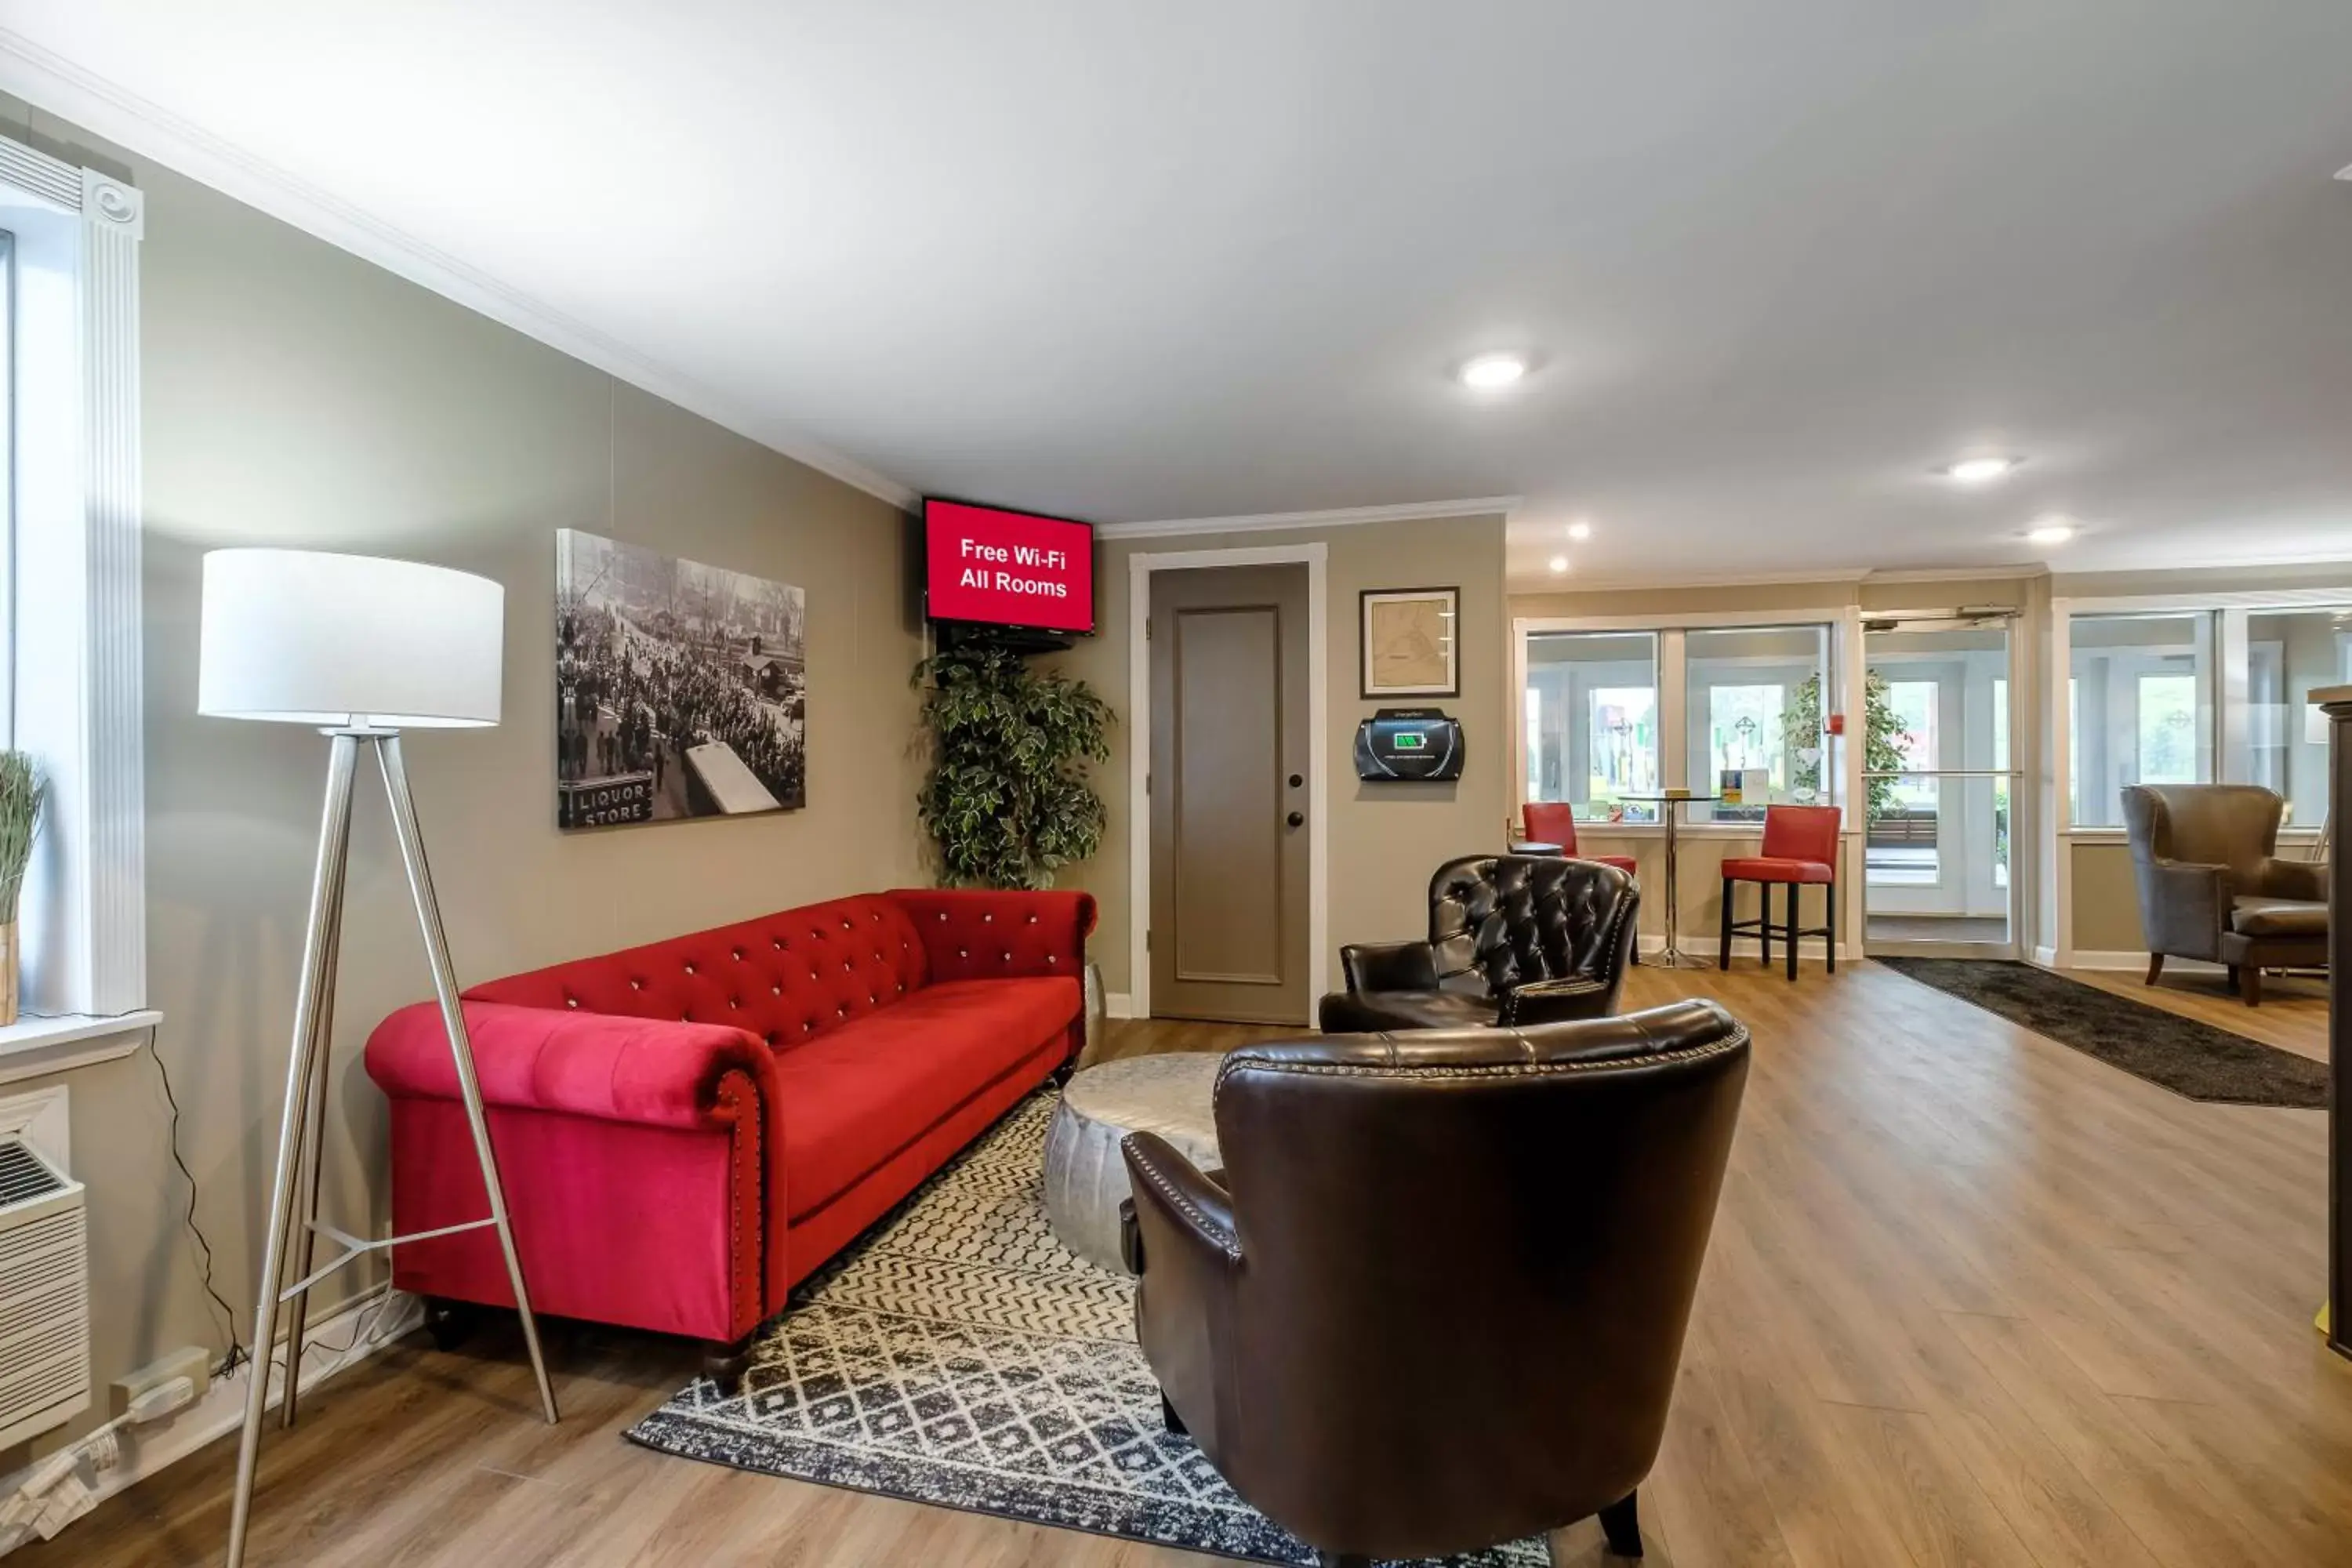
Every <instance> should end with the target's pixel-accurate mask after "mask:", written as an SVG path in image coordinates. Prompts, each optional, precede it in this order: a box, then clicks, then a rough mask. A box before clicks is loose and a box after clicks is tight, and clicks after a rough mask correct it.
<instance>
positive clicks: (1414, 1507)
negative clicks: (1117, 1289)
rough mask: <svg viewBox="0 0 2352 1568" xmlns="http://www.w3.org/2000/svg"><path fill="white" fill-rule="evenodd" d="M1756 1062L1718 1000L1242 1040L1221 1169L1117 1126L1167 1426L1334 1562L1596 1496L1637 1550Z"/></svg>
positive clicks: (1220, 1099) (1488, 1536)
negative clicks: (1641, 1505)
mask: <svg viewBox="0 0 2352 1568" xmlns="http://www.w3.org/2000/svg"><path fill="white" fill-rule="evenodd" d="M1747 1075H1748V1032H1747V1030H1746V1029H1745V1028H1743V1027H1742V1026H1740V1025H1739V1024H1738V1021H1736V1020H1735V1019H1734V1018H1732V1016H1730V1015H1729V1014H1727V1013H1726V1012H1725V1011H1724V1010H1723V1009H1722V1008H1720V1007H1718V1006H1717V1005H1715V1004H1714V1003H1712V1002H1700V1001H1690V1002H1678V1003H1675V1005H1671V1006H1666V1007H1659V1008H1654V1009H1653V1010H1651V1011H1649V1012H1645V1013H1636V1014H1633V1015H1632V1016H1626V1017H1617V1018H1602V1019H1596V1020H1591V1021H1589V1022H1582V1023H1570V1024H1555V1025H1549V1026H1544V1027H1541V1028H1536V1029H1528V1030H1512V1029H1498V1028H1475V1029H1460V1030H1443V1031H1425V1032H1421V1033H1415V1034H1402V1035H1390V1036H1360V1037H1330V1036H1327V1037H1323V1038H1320V1039H1311V1040H1293V1041H1288V1042H1285V1043H1282V1044H1278V1045H1265V1046H1250V1047H1244V1048H1242V1049H1240V1050H1237V1051H1234V1052H1233V1053H1232V1054H1231V1055H1230V1056H1228V1057H1227V1058H1225V1062H1224V1066H1223V1068H1222V1069H1221V1070H1220V1071H1219V1073H1218V1075H1217V1087H1216V1119H1217V1135H1218V1140H1219V1143H1220V1146H1221V1148H1222V1151H1223V1159H1224V1170H1223V1173H1219V1174H1215V1175H1208V1174H1203V1173H1202V1172H1200V1171H1199V1170H1196V1169H1195V1168H1194V1167H1193V1166H1192V1164H1190V1163H1188V1162H1187V1161H1186V1160H1185V1159H1184V1157H1183V1156H1182V1155H1181V1154H1180V1153H1178V1152H1176V1150H1175V1149H1174V1148H1173V1147H1172V1146H1171V1145H1170V1144H1169V1143H1167V1142H1164V1141H1163V1140H1161V1139H1160V1138H1157V1137H1155V1136H1153V1135H1151V1134H1150V1133H1148V1132H1139V1133H1136V1134H1134V1135H1132V1136H1130V1137H1129V1138H1128V1139H1127V1140H1126V1142H1125V1143H1124V1145H1123V1148H1124V1150H1125V1153H1126V1158H1127V1168H1128V1174H1129V1179H1130V1182H1131V1184H1132V1187H1133V1190H1134V1193H1135V1197H1134V1200H1133V1204H1132V1207H1131V1209H1130V1210H1129V1215H1128V1220H1127V1232H1126V1234H1127V1246H1128V1262H1129V1267H1131V1268H1135V1269H1136V1271H1137V1272H1138V1273H1139V1275H1140V1276H1141V1279H1140V1283H1139V1287H1138V1295H1137V1298H1136V1331H1137V1337H1138V1338H1139V1340H1140V1341H1141V1342H1142V1346H1143V1353H1144V1355H1145V1357H1146V1358H1147V1359H1148V1360H1149V1361H1150V1363H1151V1368H1152V1371H1153V1373H1155V1374H1156V1375H1157V1376H1158V1377H1159V1380H1160V1389H1161V1391H1162V1394H1163V1395H1164V1397H1165V1399H1166V1402H1167V1405H1168V1415H1169V1420H1170V1424H1171V1429H1172V1430H1177V1431H1189V1432H1190V1433H1191V1434H1192V1438H1193V1440H1194V1441H1195V1442H1197V1443H1198V1444H1199V1445H1200V1447H1201V1451H1202V1453H1203V1454H1204V1455H1206V1456H1207V1458H1208V1459H1209V1462H1210V1463H1211V1464H1213V1465H1214V1466H1216V1468H1218V1470H1219V1471H1220V1472H1221V1473H1223V1476H1224V1478H1225V1479H1226V1480H1228V1481H1229V1482H1231V1483H1232V1484H1233V1487H1234V1490H1235V1491H1237V1492H1239V1493H1240V1494H1241V1495H1242V1497H1244V1499H1246V1500H1248V1501H1249V1502H1250V1503H1251V1504H1252V1505H1254V1506H1255V1507H1256V1508H1257V1509H1259V1510H1261V1511H1263V1512H1264V1513H1265V1515H1266V1516H1267V1517H1268V1518H1270V1519H1272V1520H1273V1521H1276V1523H1278V1524H1280V1525H1282V1526H1283V1527H1284V1528H1285V1529H1286V1530H1288V1531H1291V1532H1292V1533H1293V1534H1294V1535H1296V1536H1297V1537H1298V1539H1299V1540H1301V1541H1303V1542H1306V1543H1307V1544H1308V1545H1310V1546H1312V1547H1314V1548H1316V1549H1317V1551H1318V1552H1321V1553H1322V1554H1323V1558H1324V1561H1325V1562H1326V1563H1360V1562H1363V1561H1364V1560H1366V1559H1368V1558H1416V1557H1439V1556H1444V1555H1446V1554H1448V1553H1452V1552H1468V1551H1473V1550H1476V1549H1478V1548H1482V1547H1486V1546H1492V1545H1495V1544H1497V1543H1499V1542H1507V1541H1515V1540H1519V1539H1522V1538H1525V1537H1527V1536H1529V1535H1534V1534H1538V1533H1541V1532H1543V1531H1551V1530H1557V1529H1560V1528H1563V1527H1565V1526H1567V1525H1569V1524H1572V1523H1574V1522H1575V1521H1578V1520H1580V1519H1585V1518H1588V1517H1591V1516H1592V1515H1594V1514H1599V1515H1600V1516H1601V1525H1602V1528H1603V1530H1604V1531H1606V1533H1607V1535H1608V1538H1609V1542H1610V1545H1611V1548H1612V1550H1613V1551H1615V1552H1619V1553H1621V1554H1622V1555H1626V1556H1639V1555H1640V1554H1641V1533H1640V1529H1639V1525H1638V1521H1637V1519H1636V1512H1635V1500H1634V1492H1635V1489H1637V1488H1638V1487H1640V1485H1641V1484H1642V1481H1643V1478H1644V1477H1645V1476H1647V1475H1648V1473H1649V1470H1650V1466H1651V1464H1652V1463H1653V1462H1654V1460H1655V1459H1656V1458H1657V1453H1658V1444H1659V1439H1660V1436H1661V1435H1662V1434H1663V1432H1664V1427H1665V1420H1666V1406H1667V1401H1668V1399H1669V1398H1670V1396H1671V1395H1672V1394H1673V1392H1674V1387H1675V1372H1676V1367H1677V1363H1678V1362H1679V1361H1680V1358H1681V1354H1682V1343H1683V1331H1684V1329H1685V1325H1686V1323H1687V1322H1688V1320H1689V1317H1690V1310H1691V1298H1692V1295H1693V1293H1694V1292H1695V1291H1696V1289H1697V1287H1698V1277H1699V1266H1700V1263H1701V1261H1702V1259H1703V1258H1704V1257H1705V1255H1706V1244H1707V1234H1708V1231H1709V1229H1710V1227H1711V1226H1712V1225H1713V1223H1714V1219H1715V1208H1716V1198H1717V1194H1718V1192H1719V1191H1720V1189H1721V1186H1722V1182H1723V1172H1724V1163H1725V1160H1726V1157H1727V1154H1728V1152H1729V1150H1730V1147H1731V1135H1732V1128H1733V1124H1734V1122H1735V1121H1736V1120H1737V1119H1738V1112H1739V1098H1740V1092H1741V1089H1742V1087H1743V1085H1744V1084H1745V1082H1746V1079H1747Z"/></svg>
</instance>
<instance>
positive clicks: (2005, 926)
mask: <svg viewBox="0 0 2352 1568" xmlns="http://www.w3.org/2000/svg"><path fill="white" fill-rule="evenodd" d="M2011 626H2012V617H2011V616H1971V617H1938V618H1936V619H1906V620H1897V621H1871V622H1868V623H1866V624H1865V626H1864V631H1863V656H1864V733H1865V735H1866V737H1867V742H1866V745H1865V747H1864V760H1863V769H1864V771H1863V780H1864V786H1865V792H1866V793H1865V798H1864V822H1865V824H1866V831H1865V833H1864V876H1863V911H1864V913H1863V940H1864V950H1865V951H1866V952H1874V953H1878V952H1883V953H1909V954H1916V955H1926V956H1945V957H1979V958H1998V957H2010V958H2013V957H2015V956H2017V952H2018V946H2017V919H2016V916H2017V894H2016V889H2015V885H2014V879H2012V878H2011V875H2010V869H2011V821H2012V817H2011V801H2012V798H2013V796H2014V793H2015V791H2016V789H2017V788H2018V786H2019V774H2018V773H2017V771H2016V769H2015V768H2014V767H2013V766H2012V764H2011V750H2010V739H2011V702H2012V700H2013V690H2014V683H2013V682H2012V681H2011V678H2010V677H2011V669H2010V645H2011Z"/></svg>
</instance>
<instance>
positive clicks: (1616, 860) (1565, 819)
mask: <svg viewBox="0 0 2352 1568" xmlns="http://www.w3.org/2000/svg"><path fill="white" fill-rule="evenodd" d="M1519 824H1520V826H1523V827H1525V828H1526V829H1527V833H1528V837H1530V838H1537V839H1541V840H1542V841H1543V842H1544V843H1546V844H1557V845H1559V852H1560V854H1561V855H1563V856H1565V857H1566V858H1569V859H1570V860H1598V861H1599V862H1600V863H1601V864H1602V865H1603V866H1614V867H1616V868H1617V869H1619V870H1620V871H1622V872H1624V873H1625V875H1627V876H1628V877H1633V876H1638V875H1639V874H1640V873H1638V872H1636V871H1635V870H1634V869H1633V857H1632V856H1631V855H1579V854H1578V853H1577V852H1576V809H1575V807H1573V806H1571V805H1569V804H1568V803H1567V802H1566V801H1560V800H1531V801H1529V802H1528V804H1527V805H1523V806H1521V807H1520V808H1519Z"/></svg>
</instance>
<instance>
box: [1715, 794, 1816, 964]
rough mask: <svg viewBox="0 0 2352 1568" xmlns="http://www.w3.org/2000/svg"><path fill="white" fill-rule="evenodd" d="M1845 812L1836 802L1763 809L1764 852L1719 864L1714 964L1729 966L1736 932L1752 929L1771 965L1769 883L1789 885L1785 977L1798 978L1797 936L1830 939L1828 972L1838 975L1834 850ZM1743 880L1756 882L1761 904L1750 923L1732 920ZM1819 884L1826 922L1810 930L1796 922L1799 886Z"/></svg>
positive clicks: (1770, 890)
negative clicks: (1719, 928) (1719, 939)
mask: <svg viewBox="0 0 2352 1568" xmlns="http://www.w3.org/2000/svg"><path fill="white" fill-rule="evenodd" d="M1844 815H1845V814H1844V812H1843V810H1842V809H1841V808H1840V807H1837V806H1834V805H1768V806H1766V807H1765V808H1764V852H1763V853H1762V854H1760V855H1746V856H1736V857H1734V858H1730V859H1727V860H1726V861H1724V863H1723V944H1722V946H1721V947H1720V948H1718V949H1717V968H1720V969H1728V968H1730V967H1731V939H1732V936H1733V934H1734V933H1735V932H1740V931H1754V932H1755V933H1756V935H1757V936H1758V938H1759V940H1761V942H1763V944H1764V963H1765V966H1766V967H1767V968H1769V967H1770V966H1771V963H1772V932H1773V929H1774V928H1773V925H1772V886H1773V884H1774V883H1776V882H1777V883H1781V884H1785V885H1786V886H1787V888H1788V889H1789V921H1788V924H1786V925H1785V926H1782V927H1780V934H1781V935H1782V936H1784V937H1786V938H1787V939H1788V942H1789V978H1790V979H1791V980H1794V979H1795V978H1796V977H1797V939H1798V938H1799V937H1801V936H1822V937H1827V938H1828V939H1829V952H1830V973H1832V974H1835V973H1837V854H1838V829H1839V827H1840V826H1841V825H1842V820H1843V816H1844ZM1742 882H1756V883H1759V884H1760V885H1761V886H1760V889H1759V890H1760V891H1761V892H1762V894H1763V908H1762V909H1760V910H1758V911H1757V915H1756V918H1755V919H1754V920H1752V921H1735V920H1733V919H1732V918H1731V900H1732V895H1733V891H1734V889H1737V888H1738V885H1739V884H1740V883H1742ZM1808 882H1818V883H1820V884H1821V885H1822V887H1824V888H1826V889H1829V923H1828V924H1827V925H1822V926H1814V927H1811V928H1810V929H1803V930H1801V929H1799V927H1798V925H1797V889H1800V888H1801V887H1803V886H1804V885H1805V884H1806V883H1808Z"/></svg>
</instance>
